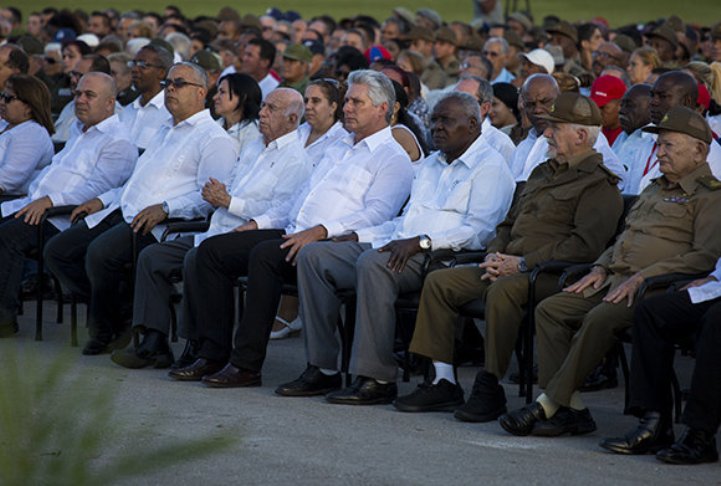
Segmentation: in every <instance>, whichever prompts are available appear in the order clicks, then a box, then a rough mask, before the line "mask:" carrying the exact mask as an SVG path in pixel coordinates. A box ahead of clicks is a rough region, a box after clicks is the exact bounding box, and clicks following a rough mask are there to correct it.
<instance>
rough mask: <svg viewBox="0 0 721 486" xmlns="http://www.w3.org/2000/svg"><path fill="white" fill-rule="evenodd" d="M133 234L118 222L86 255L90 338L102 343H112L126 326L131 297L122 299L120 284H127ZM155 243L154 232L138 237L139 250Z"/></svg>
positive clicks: (89, 247)
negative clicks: (114, 337) (88, 284)
mask: <svg viewBox="0 0 721 486" xmlns="http://www.w3.org/2000/svg"><path fill="white" fill-rule="evenodd" d="M131 235H132V230H131V228H130V226H129V225H128V224H127V223H125V222H122V223H118V224H116V225H115V226H113V227H112V228H110V229H109V230H107V231H106V232H104V233H103V234H101V235H100V236H98V237H97V238H95V240H93V242H92V243H90V246H88V251H87V254H86V255H85V270H86V272H87V274H88V280H90V304H89V311H90V312H89V313H90V320H89V327H90V335H91V336H92V337H94V338H95V339H97V340H98V341H110V340H111V339H112V336H113V334H114V333H117V332H120V331H122V327H123V325H124V320H125V319H124V316H125V315H126V312H125V311H126V307H127V306H128V305H129V302H128V299H129V296H127V295H126V296H125V297H124V298H121V297H120V286H121V285H120V284H121V282H123V281H126V282H127V275H128V265H129V264H131V263H132V260H133V251H132V243H131V241H132V240H131ZM155 241H156V240H155V237H153V235H152V234H150V233H148V234H147V235H145V236H142V235H138V244H137V248H138V251H140V250H142V249H143V248H145V247H146V246H148V245H150V244H152V243H155Z"/></svg>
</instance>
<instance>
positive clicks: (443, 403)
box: [393, 379, 464, 412]
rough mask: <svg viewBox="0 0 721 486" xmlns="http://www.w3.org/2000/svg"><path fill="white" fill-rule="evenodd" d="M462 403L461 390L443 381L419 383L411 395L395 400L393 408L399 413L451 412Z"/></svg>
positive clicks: (456, 385) (458, 386)
mask: <svg viewBox="0 0 721 486" xmlns="http://www.w3.org/2000/svg"><path fill="white" fill-rule="evenodd" d="M463 402H464V400H463V388H461V386H460V385H459V384H457V383H451V382H450V381H448V380H445V379H443V380H440V381H439V382H438V383H436V384H433V383H421V384H420V385H418V388H416V390H415V391H414V392H413V393H410V394H408V395H405V396H403V397H398V398H396V401H395V402H393V406H394V407H396V409H398V410H400V411H401V412H452V411H454V410H455V409H456V408H458V406H459V405H463Z"/></svg>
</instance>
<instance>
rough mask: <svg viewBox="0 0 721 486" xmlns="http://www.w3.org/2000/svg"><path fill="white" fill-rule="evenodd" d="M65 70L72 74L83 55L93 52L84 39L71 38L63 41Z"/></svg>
mask: <svg viewBox="0 0 721 486" xmlns="http://www.w3.org/2000/svg"><path fill="white" fill-rule="evenodd" d="M62 52H63V66H64V67H63V71H64V72H65V74H70V72H71V71H74V70H75V65H76V64H77V63H78V61H80V60H81V59H82V58H83V56H85V55H87V54H92V52H93V50H92V49H91V48H90V46H89V45H87V44H86V43H85V42H83V41H79V40H71V41H66V42H63V50H62Z"/></svg>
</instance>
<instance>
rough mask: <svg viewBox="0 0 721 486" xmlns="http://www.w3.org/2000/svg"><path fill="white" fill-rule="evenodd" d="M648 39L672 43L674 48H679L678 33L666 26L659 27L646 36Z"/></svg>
mask: <svg viewBox="0 0 721 486" xmlns="http://www.w3.org/2000/svg"><path fill="white" fill-rule="evenodd" d="M646 35H647V36H648V37H658V38H660V39H664V40H666V41H668V42H670V43H671V45H673V46H674V47H676V46H678V39H677V38H676V31H675V30H673V29H672V28H671V27H669V26H668V25H666V24H663V25H659V26H658V27H656V28H655V29H653V30H652V31H651V32H649V33H648V34H646Z"/></svg>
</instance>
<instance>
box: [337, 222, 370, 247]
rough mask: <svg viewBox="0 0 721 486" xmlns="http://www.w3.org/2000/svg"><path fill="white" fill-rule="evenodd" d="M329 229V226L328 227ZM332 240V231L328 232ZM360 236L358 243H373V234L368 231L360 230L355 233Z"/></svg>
mask: <svg viewBox="0 0 721 486" xmlns="http://www.w3.org/2000/svg"><path fill="white" fill-rule="evenodd" d="M326 228H327V226H326ZM328 233H329V235H328V237H329V238H330V231H328ZM355 234H357V235H358V243H373V233H371V232H370V231H368V230H358V231H356V232H355Z"/></svg>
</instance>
